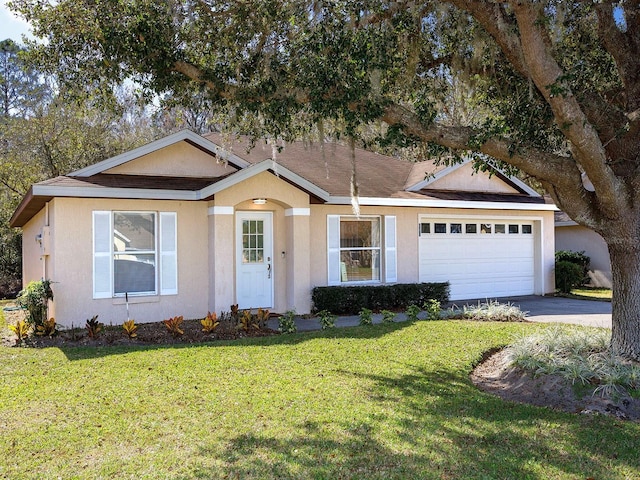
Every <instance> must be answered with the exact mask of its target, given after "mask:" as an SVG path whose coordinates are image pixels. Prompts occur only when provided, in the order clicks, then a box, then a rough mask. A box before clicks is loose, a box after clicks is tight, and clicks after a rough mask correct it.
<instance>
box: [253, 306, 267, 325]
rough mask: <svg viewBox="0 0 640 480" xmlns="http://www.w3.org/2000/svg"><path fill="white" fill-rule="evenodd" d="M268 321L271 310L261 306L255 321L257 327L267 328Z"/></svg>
mask: <svg viewBox="0 0 640 480" xmlns="http://www.w3.org/2000/svg"><path fill="white" fill-rule="evenodd" d="M268 321H269V310H266V309H264V310H263V309H262V308H259V309H258V312H257V313H256V315H255V318H254V322H253V324H254V326H255V328H257V329H258V330H262V329H264V328H267V322H268Z"/></svg>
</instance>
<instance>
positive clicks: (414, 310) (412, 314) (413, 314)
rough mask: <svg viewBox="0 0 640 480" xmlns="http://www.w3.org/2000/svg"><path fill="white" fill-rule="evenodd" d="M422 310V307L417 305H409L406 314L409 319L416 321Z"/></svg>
mask: <svg viewBox="0 0 640 480" xmlns="http://www.w3.org/2000/svg"><path fill="white" fill-rule="evenodd" d="M420 312H421V310H420V307H419V306H417V305H409V306H408V307H407V310H406V312H405V315H406V316H407V320H409V321H410V322H415V321H416V320H418V314H419V313H420Z"/></svg>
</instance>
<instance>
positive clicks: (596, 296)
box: [571, 287, 612, 300]
mask: <svg viewBox="0 0 640 480" xmlns="http://www.w3.org/2000/svg"><path fill="white" fill-rule="evenodd" d="M611 292H612V290H611V289H610V288H586V287H583V288H574V289H573V290H571V296H573V297H576V298H584V299H586V300H611Z"/></svg>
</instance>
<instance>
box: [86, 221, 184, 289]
mask: <svg viewBox="0 0 640 480" xmlns="http://www.w3.org/2000/svg"><path fill="white" fill-rule="evenodd" d="M176 234H177V230H176V213H175V212H153V211H152V212H139V211H114V212H111V211H94V212H93V254H94V262H93V286H94V288H93V296H94V298H109V297H114V296H123V295H125V294H129V295H157V294H161V295H168V294H175V293H177V250H176Z"/></svg>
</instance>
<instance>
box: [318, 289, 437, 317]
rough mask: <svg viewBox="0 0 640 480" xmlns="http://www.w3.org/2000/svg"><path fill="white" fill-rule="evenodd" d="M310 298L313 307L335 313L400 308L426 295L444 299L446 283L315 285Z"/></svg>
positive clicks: (421, 300)
mask: <svg viewBox="0 0 640 480" xmlns="http://www.w3.org/2000/svg"><path fill="white" fill-rule="evenodd" d="M311 299H312V301H313V308H314V310H315V311H320V310H328V311H330V312H333V313H336V314H339V315H356V314H357V313H358V312H359V311H360V310H362V309H363V308H369V309H371V310H385V309H387V310H402V309H404V308H406V307H408V306H409V305H412V304H413V305H422V304H423V303H425V302H426V301H427V300H429V299H435V300H438V301H440V302H443V303H444V302H447V301H448V300H449V283H447V282H445V283H408V284H396V285H375V286H373V285H358V286H336V287H316V288H314V289H313V292H312V294H311Z"/></svg>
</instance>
